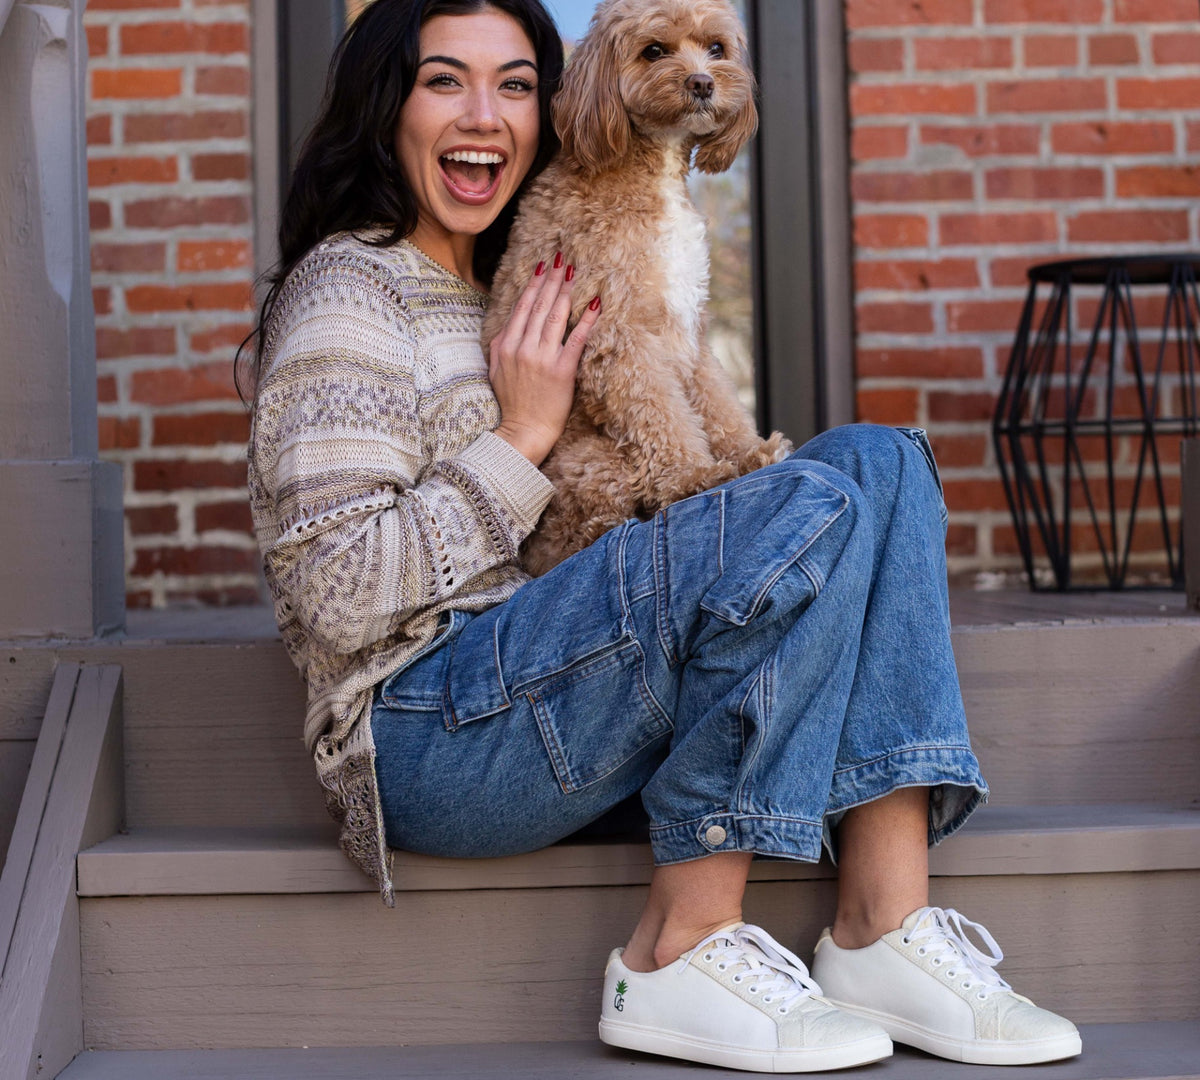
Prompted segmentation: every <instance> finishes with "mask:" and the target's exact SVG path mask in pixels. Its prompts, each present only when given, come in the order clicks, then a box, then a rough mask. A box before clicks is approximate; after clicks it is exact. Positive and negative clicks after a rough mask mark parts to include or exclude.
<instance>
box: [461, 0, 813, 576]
mask: <svg viewBox="0 0 1200 1080" xmlns="http://www.w3.org/2000/svg"><path fill="white" fill-rule="evenodd" d="M754 94H755V82H754V76H753V74H752V73H751V71H750V68H749V66H748V64H747V46H746V36H745V32H744V30H743V29H742V26H741V23H740V21H739V19H738V17H737V14H736V12H735V11H734V10H733V8H732V6H731V5H730V4H729V3H728V0H603V2H602V3H601V4H600V5H599V7H598V8H597V10H596V12H595V14H594V15H593V17H592V21H591V24H590V25H589V28H588V31H587V34H586V35H585V36H584V38H583V40H582V41H581V42H580V43H579V45H578V47H577V48H576V50H575V53H574V55H573V56H572V57H571V60H570V63H569V64H568V65H567V68H566V71H565V72H564V75H563V82H562V86H561V88H560V90H559V92H558V93H557V94H556V95H555V97H554V99H553V101H552V103H551V112H552V117H553V121H554V127H555V130H556V132H557V133H558V135H559V138H560V140H561V142H562V149H561V151H560V152H559V153H558V154H557V155H556V156H555V158H554V159H553V160H552V161H551V162H550V164H549V165H548V166H547V167H546V169H545V170H544V171H543V172H542V173H541V175H540V176H538V177H537V178H536V179H535V180H534V181H533V183H532V184H531V186H530V188H529V190H528V191H527V192H526V194H525V195H524V196H523V198H522V200H521V203H520V208H519V211H518V213H517V217H516V220H515V221H514V223H513V226H512V230H511V232H510V234H509V242H508V247H507V250H506V252H505V254H504V257H503V258H502V259H501V262H500V265H499V267H498V269H497V272H496V275H495V278H494V281H493V288H492V302H491V304H490V306H489V310H488V314H487V317H486V319H485V322H484V327H483V345H484V352H485V355H486V354H487V351H488V348H489V346H490V344H491V341H492V339H493V338H494V337H496V336H497V335H498V334H499V333H500V332H501V331H502V330H503V328H504V326H505V324H506V323H507V322H508V319H509V316H510V314H511V312H512V309H513V306H514V305H515V304H516V301H517V298H518V297H519V296H520V294H521V291H522V290H523V288H524V287H525V284H526V283H527V282H528V281H529V279H530V277H531V275H532V273H533V270H534V267H535V265H536V264H537V263H538V262H539V261H540V260H542V259H545V258H547V257H548V253H554V252H558V251H561V252H563V254H564V257H565V259H566V261H567V262H568V263H569V264H573V265H574V266H575V267H576V271H577V277H576V282H577V284H576V286H575V290H574V294H573V295H574V296H575V297H578V298H581V299H579V300H578V301H577V303H576V305H575V310H574V311H573V312H572V320H571V324H572V325H574V322H575V321H576V320H577V319H578V318H579V316H580V314H581V313H582V311H583V309H584V307H585V306H586V305H587V303H588V302H589V301H590V299H591V298H592V297H593V296H594V295H601V296H602V297H603V302H604V310H605V313H606V315H605V317H604V318H602V319H601V320H600V322H599V323H597V325H596V326H595V327H594V328H593V330H592V334H591V337H590V339H589V341H588V344H587V347H586V348H585V350H584V355H583V358H582V360H581V362H580V366H579V372H578V375H577V378H576V390H575V399H574V404H573V407H572V411H571V415H570V418H569V419H568V421H567V426H566V430H565V431H564V432H563V434H562V436H561V438H560V439H559V440H558V442H557V443H556V444H555V447H554V449H553V450H552V451H551V453H550V456H549V457H548V458H547V459H546V461H545V462H544V463H543V465H542V471H543V473H544V474H545V475H546V476H547V477H548V478H549V479H550V480H551V482H552V483H553V484H554V489H555V493H554V496H553V498H552V499H551V501H550V504H549V506H547V508H546V511H545V513H544V514H543V515H542V518H541V521H540V522H539V524H538V527H537V528H536V530H535V531H534V532H533V533H532V534H531V535H530V537H529V538H528V539H527V540H526V542H525V544H524V545H523V546H522V551H521V559H522V563H523V565H524V566H525V568H526V569H527V570H528V571H529V572H530V573H531V574H534V575H539V574H543V573H545V572H546V571H548V570H549V569H551V568H552V567H553V566H555V565H556V564H557V563H559V562H561V561H562V560H563V559H565V558H566V557H567V556H568V555H571V554H573V553H574V552H576V551H579V550H580V549H582V548H584V547H586V546H587V545H588V544H590V543H592V542H593V541H594V540H596V539H598V538H599V537H600V536H601V535H602V534H603V533H604V532H605V531H607V530H608V529H610V528H612V527H613V526H614V525H617V524H619V523H620V522H622V521H624V520H626V519H628V518H631V517H638V518H642V519H643V520H645V519H648V518H649V517H651V516H652V515H653V514H654V513H655V512H657V511H658V510H660V509H662V508H663V507H665V506H667V505H669V504H670V503H673V502H676V501H678V500H680V499H683V498H686V497H688V496H690V495H694V494H696V493H698V492H701V491H706V490H708V489H709V488H712V487H715V486H717V485H719V484H722V483H724V482H726V481H728V480H731V479H733V478H734V477H737V476H741V475H743V474H744V473H747V472H751V471H753V470H754V469H758V468H761V467H762V466H764V465H768V464H770V463H772V462H775V461H779V460H781V459H782V458H783V457H785V456H786V455H787V453H788V452H789V451H790V449H791V446H790V444H789V443H788V441H787V440H786V439H785V438H784V437H783V436H782V435H781V434H779V433H778V432H775V433H774V434H772V435H771V436H770V438H768V439H765V440H764V439H762V438H761V437H760V436H759V435H758V432H757V431H756V429H755V426H754V423H753V421H752V420H751V418H750V416H749V414H748V413H747V412H746V410H745V408H744V407H743V406H742V405H741V403H740V402H739V401H738V399H737V396H736V393H735V391H734V387H733V383H732V381H731V380H730V378H729V377H728V376H727V375H726V374H725V372H724V371H723V370H722V369H721V367H720V365H719V364H718V362H717V361H716V359H715V358H714V357H713V355H712V353H711V352H710V351H709V349H708V347H707V345H706V343H705V325H706V321H707V316H706V311H705V305H706V303H707V300H708V281H709V258H708V242H707V237H706V231H705V226H704V222H703V219H702V218H701V216H700V214H699V212H698V211H697V210H696V208H695V207H694V206H693V204H692V201H691V199H690V198H689V196H688V191H687V184H686V180H687V175H688V172H689V171H690V169H691V168H692V167H693V165H694V167H695V168H697V169H699V170H701V171H702V172H707V173H720V172H724V171H725V170H727V169H728V168H729V167H730V165H732V164H733V160H734V158H735V157H736V156H737V153H738V151H739V150H740V149H741V147H742V146H743V145H744V144H745V143H746V141H747V140H748V139H750V138H751V136H753V134H754V132H755V131H756V130H757V127H758V113H757V110H756V108H755V104H754ZM693 156H694V160H693Z"/></svg>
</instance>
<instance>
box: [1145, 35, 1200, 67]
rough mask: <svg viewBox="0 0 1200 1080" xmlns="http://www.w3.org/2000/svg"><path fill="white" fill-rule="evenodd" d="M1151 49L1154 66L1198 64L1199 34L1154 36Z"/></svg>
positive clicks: (1199, 54) (1199, 53) (1199, 61)
mask: <svg viewBox="0 0 1200 1080" xmlns="http://www.w3.org/2000/svg"><path fill="white" fill-rule="evenodd" d="M1152 47H1153V53H1154V62H1155V63H1156V64H1193V65H1194V64H1198V63H1200V34H1196V33H1192V34H1182V33H1178V32H1176V33H1172V34H1155V35H1154V41H1153V43H1152Z"/></svg>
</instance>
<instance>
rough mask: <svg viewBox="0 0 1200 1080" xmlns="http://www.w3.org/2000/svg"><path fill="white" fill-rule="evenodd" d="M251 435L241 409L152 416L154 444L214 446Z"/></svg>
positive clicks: (241, 439) (246, 416) (244, 413)
mask: <svg viewBox="0 0 1200 1080" xmlns="http://www.w3.org/2000/svg"><path fill="white" fill-rule="evenodd" d="M249 437H250V417H249V415H248V414H247V413H246V412H245V411H244V410H242V411H239V412H206V413H168V414H166V415H160V416H156V417H155V418H154V434H153V436H152V438H151V443H152V445H154V446H216V445H217V444H218V443H244V442H246V440H247V439H249Z"/></svg>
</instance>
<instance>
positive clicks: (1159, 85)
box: [1117, 8, 1200, 110]
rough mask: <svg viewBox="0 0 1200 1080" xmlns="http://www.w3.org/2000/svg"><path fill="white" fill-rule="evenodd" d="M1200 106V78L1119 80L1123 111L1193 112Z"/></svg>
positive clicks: (1118, 89)
mask: <svg viewBox="0 0 1200 1080" xmlns="http://www.w3.org/2000/svg"><path fill="white" fill-rule="evenodd" d="M1197 10H1198V11H1200V8H1198V9H1197ZM1198 106H1200V78H1186V79H1118V80H1117V107H1118V108H1121V109H1189V110H1191V109H1195V108H1197V107H1198Z"/></svg>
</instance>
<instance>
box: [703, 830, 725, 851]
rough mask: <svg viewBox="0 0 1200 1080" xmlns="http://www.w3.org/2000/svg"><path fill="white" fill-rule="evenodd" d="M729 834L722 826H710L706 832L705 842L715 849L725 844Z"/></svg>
mask: <svg viewBox="0 0 1200 1080" xmlns="http://www.w3.org/2000/svg"><path fill="white" fill-rule="evenodd" d="M726 835H727V833H726V832H725V830H724V829H722V828H721V826H720V825H710V826H709V827H708V828H707V829H705V830H704V840H705V842H706V843H708V844H711V845H712V846H713V847H720V846H721V845H722V844H723V843H725V837H726Z"/></svg>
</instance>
